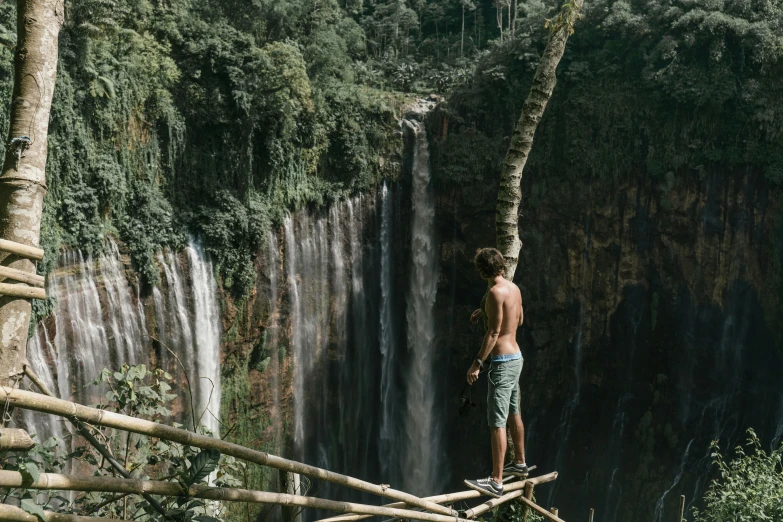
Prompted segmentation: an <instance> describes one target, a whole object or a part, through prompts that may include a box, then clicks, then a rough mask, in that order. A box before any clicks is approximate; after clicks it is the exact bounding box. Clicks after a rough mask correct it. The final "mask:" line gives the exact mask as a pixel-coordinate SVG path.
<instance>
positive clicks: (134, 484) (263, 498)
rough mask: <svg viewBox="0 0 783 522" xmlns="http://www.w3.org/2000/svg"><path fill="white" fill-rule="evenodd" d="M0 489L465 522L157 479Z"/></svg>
mask: <svg viewBox="0 0 783 522" xmlns="http://www.w3.org/2000/svg"><path fill="white" fill-rule="evenodd" d="M0 487H5V488H25V489H36V490H58V491H91V492H101V493H129V494H137V495H139V494H142V493H147V494H150V495H159V496H169V497H192V498H201V499H207V500H218V501H223V502H225V501H236V502H250V503H256V504H280V505H283V506H299V507H306V508H315V509H326V510H329V511H336V512H339V513H362V514H366V515H370V516H376V515H377V516H385V517H394V518H407V519H413V520H423V521H425V522H468V520H467V519H465V518H459V517H456V516H445V515H438V514H435V513H425V512H421V511H413V510H408V509H396V508H388V507H383V506H369V505H366V504H357V503H354V502H338V501H334V500H326V499H320V498H315V497H305V496H301V495H289V494H287V493H270V492H267V491H251V490H247V489H234V488H216V487H211V486H203V485H193V486H191V487H190V488H188V489H187V490H185V489H183V488H182V487H181V486H180V485H179V484H178V483H176V482H163V481H159V480H143V479H125V478H113V477H78V476H73V475H61V474H58V473H41V474H40V475H39V476H38V478H37V479H36V480H34V481H28V482H25V481H24V477H22V474H21V473H19V472H18V471H4V470H0Z"/></svg>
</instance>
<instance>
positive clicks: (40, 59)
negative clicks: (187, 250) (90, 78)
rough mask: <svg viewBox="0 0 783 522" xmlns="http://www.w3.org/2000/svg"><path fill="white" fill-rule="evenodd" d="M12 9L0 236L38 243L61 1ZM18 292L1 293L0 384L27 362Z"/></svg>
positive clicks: (16, 264) (8, 258) (23, 3)
mask: <svg viewBox="0 0 783 522" xmlns="http://www.w3.org/2000/svg"><path fill="white" fill-rule="evenodd" d="M16 9H17V16H16V34H17V42H16V53H15V57H14V91H13V99H12V101H11V124H10V128H9V131H8V142H7V143H6V147H5V149H6V152H5V161H4V163H3V170H2V174H0V238H2V239H8V240H11V241H15V242H17V243H22V244H24V245H30V246H38V243H39V239H40V232H41V213H42V209H43V198H44V195H45V194H46V175H45V171H46V153H47V138H48V134H49V109H50V107H51V105H52V94H53V93H54V81H55V78H56V74H57V38H58V36H59V34H60V27H62V24H63V17H64V0H19V1H18V2H17V8H16ZM0 263H2V264H3V265H5V266H8V267H11V268H15V269H18V270H22V271H24V272H28V273H34V272H35V265H34V264H33V262H32V261H30V260H29V259H26V258H22V257H17V256H15V255H13V254H9V253H6V252H0ZM16 294H17V295H7V294H6V295H3V296H0V326H2V334H0V385H7V384H13V382H14V381H15V380H16V379H18V378H19V377H21V375H22V371H23V365H24V362H25V356H26V345H27V328H28V324H29V322H30V311H31V305H30V298H29V296H28V297H23V296H20V295H18V294H19V292H16Z"/></svg>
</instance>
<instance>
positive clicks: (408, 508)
mask: <svg viewBox="0 0 783 522" xmlns="http://www.w3.org/2000/svg"><path fill="white" fill-rule="evenodd" d="M28 376H29V377H30V378H31V380H33V382H37V381H38V379H37V378H36V377H35V375H34V374H29V375H28ZM41 389H42V391H45V392H46V391H48V390H46V387H45V386H43V387H42V388H41ZM49 393H51V392H49ZM0 402H6V403H7V404H8V405H10V406H12V407H17V408H22V409H28V410H33V411H38V412H41V413H49V414H52V415H58V416H61V417H65V418H67V419H69V420H71V421H72V422H76V423H80V422H85V423H90V424H95V425H98V426H104V427H108V428H114V429H119V430H124V431H128V432H132V433H138V434H141V435H147V436H150V437H156V438H160V439H163V440H169V441H172V442H178V443H180V444H183V445H187V446H193V447H197V448H202V449H216V450H218V451H220V452H221V453H223V454H225V455H230V456H233V457H235V458H238V459H241V460H245V461H247V462H253V463H255V464H260V465H263V466H269V467H273V468H276V469H279V470H282V471H287V472H291V473H298V474H301V475H305V476H308V477H311V478H316V479H321V480H324V481H327V482H332V483H334V484H339V485H343V486H346V487H350V488H353V489H357V490H359V491H364V492H366V493H371V494H375V495H378V496H382V497H387V498H391V499H394V500H397V501H398V502H396V503H393V504H387V505H385V506H371V505H367V504H358V503H353V502H338V501H333V500H327V499H320V498H315V497H308V496H301V495H290V494H283V493H272V492H266V491H252V490H245V489H234V488H216V487H211V486H204V485H194V486H191V487H190V488H189V489H187V490H185V489H183V487H182V486H180V485H179V484H178V483H175V482H164V481H156V480H141V479H132V478H112V477H77V476H71V475H61V474H55V473H41V474H40V476H39V477H38V479H37V480H35V481H33V482H32V483H30V482H24V483H23V480H22V475H21V474H20V473H18V472H15V471H3V470H0V487H21V488H26V489H50V490H70V491H93V492H105V493H124V494H139V495H144V496H145V497H147V496H149V495H162V496H174V497H183V496H188V497H194V498H202V499H209V500H217V501H239V502H250V503H261V504H280V505H285V506H298V507H303V508H315V509H323V510H328V511H335V512H338V513H345V514H346V515H345V516H341V517H333V518H330V519H324V520H322V521H319V522H327V521H328V522H349V521H353V520H360V519H363V518H368V517H371V516H383V517H391V518H392V519H411V520H422V521H425V522H469V519H475V518H476V517H478V516H481V515H482V514H483V513H486V512H487V511H490V510H492V509H494V508H496V507H498V506H500V505H501V504H503V503H505V502H509V501H511V500H515V499H518V501H519V502H521V503H522V504H523V505H525V506H526V507H527V508H529V509H532V510H534V511H536V512H537V513H539V514H541V515H542V516H544V517H545V518H546V519H548V520H550V521H551V522H564V521H563V520H562V519H561V518H559V517H558V516H557V514H553V513H550V512H549V511H547V510H545V509H544V508H542V507H541V506H539V505H537V504H535V503H534V502H533V501H532V496H533V487H534V486H535V485H536V484H543V483H546V482H551V481H553V480H555V479H556V478H557V472H553V473H549V474H547V475H542V476H540V477H534V478H530V479H526V480H521V481H517V482H510V483H507V484H505V487H504V490H505V491H506V493H505V494H504V495H503V496H501V497H500V498H496V499H491V500H489V501H487V502H484V503H483V504H480V505H478V506H476V507H473V508H471V509H468V510H467V511H464V512H462V513H458V512H457V511H455V510H454V509H452V508H450V507H446V506H443V505H441V504H450V503H453V502H457V501H462V500H468V499H473V498H479V497H481V493H479V492H477V491H462V492H458V493H449V494H446V495H438V496H435V497H427V498H419V497H417V496H415V495H411V494H409V493H405V492H403V491H398V490H395V489H392V488H391V487H389V486H387V485H376V484H372V483H370V482H366V481H363V480H360V479H357V478H354V477H349V476H347V475H342V474H339V473H334V472H332V471H328V470H325V469H321V468H317V467H315V466H310V465H308V464H303V463H301V462H296V461H292V460H288V459H285V458H282V457H278V456H275V455H270V454H268V453H265V452H261V451H256V450H252V449H250V448H245V447H244V446H240V445H238V444H234V443H231V442H227V441H223V440H220V439H215V438H213V437H208V436H206V435H199V434H197V433H193V432H190V431H187V430H183V429H179V428H174V427H171V426H167V425H165V424H159V423H157V422H151V421H147V420H144V419H138V418H135V417H129V416H127V415H122V414H119V413H114V412H110V411H105V410H100V409H97V408H90V407H88V406H83V405H81V404H77V403H73V402H70V401H65V400H62V399H58V398H55V397H52V396H49V395H42V394H39V393H33V392H29V391H24V390H19V389H13V388H9V387H5V386H0ZM77 425H78V424H77ZM413 508H418V509H422V510H425V511H415V510H414V509H413ZM15 509H16V508H15ZM12 511H13V510H12ZM20 511H21V510H20ZM22 513H23V515H22V514H20V513H19V512H17V511H13V512H11V511H3V512H0V521H2V520H14V521H24V522H27V521H30V522H33V521H32V519H30V518H29V517H30V516H32V515H28V514H27V513H24V512H23V511H22ZM60 516H61V515H59V514H56V513H51V514H47V522H50V520H51V521H52V522H55V521H62V522H83V521H85V520H90V521H95V520H105V519H98V518H89V517H73V516H70V517H71V518H67V517H66V518H56V517H60ZM25 517H27V518H25ZM50 517H55V518H50ZM63 517H64V515H63ZM33 518H35V517H33ZM526 518H527V515H526Z"/></svg>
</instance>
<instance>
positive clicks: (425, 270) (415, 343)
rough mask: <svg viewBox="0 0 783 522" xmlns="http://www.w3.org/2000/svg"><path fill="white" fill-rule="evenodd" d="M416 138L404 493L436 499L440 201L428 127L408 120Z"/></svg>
mask: <svg viewBox="0 0 783 522" xmlns="http://www.w3.org/2000/svg"><path fill="white" fill-rule="evenodd" d="M404 124H405V125H406V126H407V127H408V128H409V129H410V130H411V131H412V132H413V133H414V140H415V141H414V151H413V173H412V175H413V186H412V189H411V193H412V197H413V205H412V217H411V242H412V246H411V259H412V263H411V274H410V287H409V289H408V299H407V310H406V317H407V324H408V350H409V352H411V355H412V359H411V367H410V370H409V371H408V374H407V377H408V380H407V402H406V403H407V408H408V414H407V417H406V423H405V434H406V448H405V453H404V459H403V460H404V463H405V465H404V469H405V470H406V473H405V475H404V480H403V488H404V489H405V490H406V491H410V492H412V493H414V494H417V495H425V494H431V493H432V492H433V489H434V488H435V487H436V484H437V482H436V478H439V479H440V480H442V477H437V473H438V470H439V469H440V467H441V466H440V459H441V452H440V449H439V441H440V426H439V423H438V420H437V419H438V415H437V413H436V411H435V390H433V386H432V383H433V372H434V369H435V363H436V360H435V356H434V339H435V322H434V314H433V308H434V306H435V297H436V294H437V290H438V288H437V287H438V251H437V248H436V245H435V230H434V227H435V225H434V219H435V200H434V196H433V193H432V189H431V187H430V155H429V144H428V142H427V132H426V130H425V127H424V124H423V123H420V122H418V121H415V120H405V122H404Z"/></svg>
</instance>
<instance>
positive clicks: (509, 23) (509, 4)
mask: <svg viewBox="0 0 783 522" xmlns="http://www.w3.org/2000/svg"><path fill="white" fill-rule="evenodd" d="M508 34H509V35H511V34H513V33H512V32H511V0H508Z"/></svg>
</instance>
